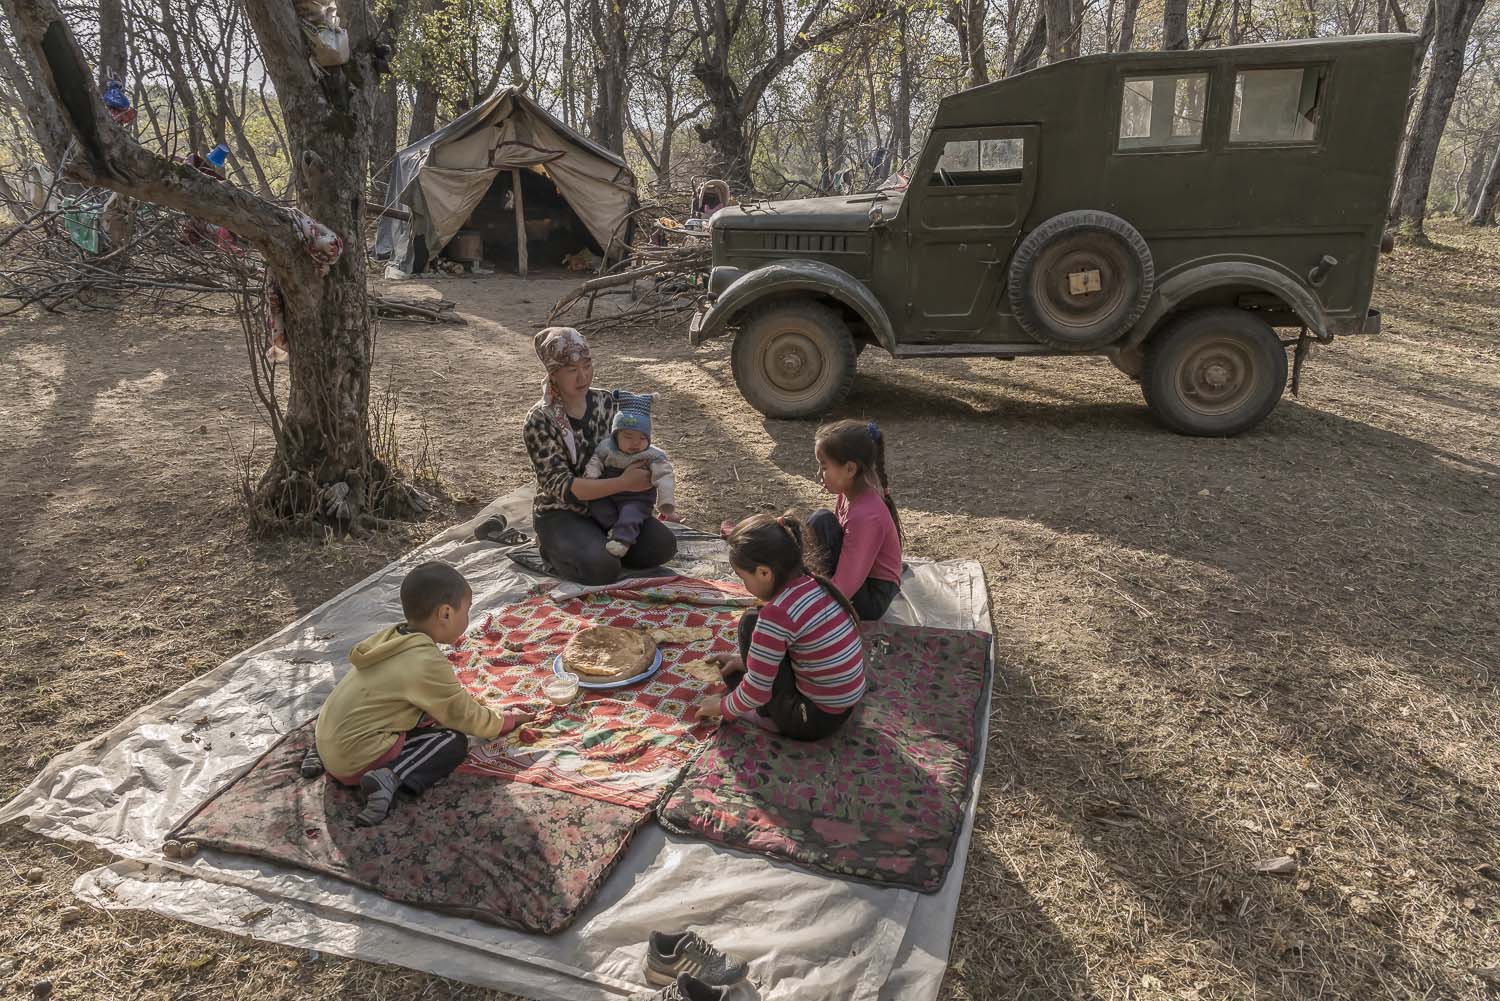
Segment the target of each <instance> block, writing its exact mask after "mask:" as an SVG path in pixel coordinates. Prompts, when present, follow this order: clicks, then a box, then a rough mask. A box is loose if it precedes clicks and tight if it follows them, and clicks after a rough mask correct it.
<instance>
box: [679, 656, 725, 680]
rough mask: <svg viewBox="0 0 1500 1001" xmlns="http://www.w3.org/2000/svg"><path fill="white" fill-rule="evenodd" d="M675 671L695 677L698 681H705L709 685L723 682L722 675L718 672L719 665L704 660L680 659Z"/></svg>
mask: <svg viewBox="0 0 1500 1001" xmlns="http://www.w3.org/2000/svg"><path fill="white" fill-rule="evenodd" d="M677 672H678V673H679V674H686V675H689V676H691V677H694V678H697V679H698V680H699V681H706V682H708V683H709V684H710V685H718V684H723V682H724V676H723V675H722V674H721V673H720V672H719V665H717V664H712V663H709V662H708V661H706V660H687V661H682V662H681V663H679V664H678V665H677Z"/></svg>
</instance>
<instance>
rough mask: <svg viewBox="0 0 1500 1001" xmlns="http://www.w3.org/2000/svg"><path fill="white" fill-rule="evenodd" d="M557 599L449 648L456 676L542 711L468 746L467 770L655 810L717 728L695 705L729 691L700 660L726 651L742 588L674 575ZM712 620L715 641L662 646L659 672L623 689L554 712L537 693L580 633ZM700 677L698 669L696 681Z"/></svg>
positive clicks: (502, 700) (500, 704) (499, 620)
mask: <svg viewBox="0 0 1500 1001" xmlns="http://www.w3.org/2000/svg"><path fill="white" fill-rule="evenodd" d="M643 583H644V584H645V585H646V586H641V587H634V586H627V587H624V588H617V589H615V590H612V591H608V592H597V593H591V594H585V595H581V596H579V597H576V598H569V599H566V600H563V601H555V600H553V599H551V598H548V597H545V596H543V597H536V598H531V599H528V600H526V601H522V602H520V603H519V604H515V605H509V606H506V607H505V608H503V609H501V610H499V611H496V612H493V613H491V614H489V615H487V616H485V617H484V619H483V620H482V621H481V622H480V624H479V625H478V626H476V627H475V628H474V629H472V630H470V632H469V635H468V636H466V637H464V639H463V640H462V641H461V642H460V643H459V644H458V646H457V647H456V648H455V649H454V652H453V653H452V654H450V655H449V656H450V659H451V660H452V662H453V667H454V671H455V673H456V674H457V675H458V680H459V682H460V683H462V684H463V685H464V687H466V688H468V689H469V691H471V692H473V693H474V695H475V696H476V697H477V698H479V699H480V700H481V701H483V702H485V703H486V704H488V705H491V706H494V707H496V708H501V709H504V708H512V707H514V708H521V709H525V710H526V711H531V712H537V713H540V714H541V715H540V717H539V718H538V719H537V720H536V721H535V722H533V723H530V724H528V725H526V726H524V727H522V728H520V729H518V730H516V731H514V732H512V733H509V734H506V735H505V736H504V737H501V738H499V739H498V740H494V741H491V742H490V743H487V744H484V745H482V746H479V747H476V748H475V749H474V750H473V751H471V752H470V755H469V759H468V760H467V761H466V762H465V763H464V765H463V766H462V767H463V770H464V771H467V772H471V773H475V774H481V775H490V776H494V777H496V778H500V779H505V780H509V781H514V782H524V783H530V784H532V785H539V786H545V787H546V788H549V789H556V790H560V791H562V792H570V793H576V794H578V795H580V796H588V797H591V798H593V799H598V800H603V801H604V802H607V803H615V804H618V805H620V806H629V807H639V808H645V809H649V808H650V807H652V806H654V805H655V804H656V802H657V801H658V800H659V799H660V798H661V796H662V794H663V793H664V792H666V790H667V789H668V788H669V787H670V786H671V784H672V783H673V782H674V781H676V779H677V777H678V776H679V775H680V774H681V772H682V769H683V767H684V766H685V765H686V764H687V763H688V762H689V761H691V760H692V758H693V756H694V755H696V754H697V753H698V751H699V750H701V748H702V746H703V742H704V741H706V740H707V739H708V738H709V737H710V736H712V734H713V732H714V731H715V729H717V727H718V722H717V721H716V720H700V719H698V717H697V714H696V709H695V707H696V703H697V702H698V701H699V700H700V699H702V698H703V697H704V695H705V693H708V692H710V691H715V690H722V686H721V684H720V682H719V681H718V680H717V678H716V676H715V675H714V673H713V672H712V671H707V670H705V668H706V665H704V664H703V663H702V661H703V658H705V657H707V656H708V655H709V654H710V653H731V652H733V651H734V650H735V647H736V633H735V630H736V626H737V625H738V623H739V616H740V612H741V611H742V607H741V606H742V605H743V603H744V602H745V601H746V600H748V599H747V596H746V595H745V592H744V591H743V590H741V589H737V588H735V587H733V586H731V585H727V584H716V583H712V582H708V581H697V580H689V579H686V578H672V579H667V580H661V579H657V580H652V581H649V582H643ZM590 625H605V626H622V627H625V628H658V627H668V626H689V627H707V629H708V630H709V631H710V633H711V636H712V638H711V639H706V640H701V641H698V642H694V643H689V644H681V643H673V644H664V645H662V646H661V647H660V650H661V653H662V667H661V669H660V670H659V671H658V672H657V673H656V674H655V675H654V676H652V677H651V678H649V679H648V680H646V681H644V682H641V683H638V684H635V685H631V686H630V687H628V688H616V689H608V690H597V691H595V690H589V689H585V690H584V691H583V693H582V695H581V696H580V698H579V699H578V700H577V701H575V702H574V703H573V704H572V705H570V706H566V707H563V708H558V707H556V706H554V705H552V704H551V703H550V702H548V701H547V700H546V699H545V698H544V697H543V696H542V694H541V686H542V684H543V683H544V682H545V681H546V680H547V679H548V678H550V677H552V661H553V659H554V658H555V657H556V656H557V654H558V653H559V652H561V650H562V648H563V646H564V645H565V644H566V643H567V641H568V639H569V637H571V636H572V635H573V634H574V633H575V632H577V631H578V630H579V629H581V628H583V627H585V626H590ZM695 672H702V673H703V677H699V676H698V675H697V674H696V673H695Z"/></svg>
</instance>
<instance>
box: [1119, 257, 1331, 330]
mask: <svg viewBox="0 0 1500 1001" xmlns="http://www.w3.org/2000/svg"><path fill="white" fill-rule="evenodd" d="M1224 285H1248V286H1250V287H1252V288H1257V289H1261V290H1262V291H1265V292H1270V293H1271V294H1272V295H1274V296H1276V297H1278V298H1280V299H1282V300H1284V301H1285V302H1286V303H1287V304H1288V305H1289V306H1291V308H1292V310H1293V312H1295V313H1296V314H1297V318H1298V319H1300V320H1301V321H1302V322H1303V323H1305V324H1307V329H1309V330H1311V331H1312V332H1313V333H1314V334H1315V335H1317V336H1318V338H1320V339H1322V338H1325V337H1327V333H1328V319H1327V317H1325V316H1324V315H1323V307H1321V306H1320V305H1318V301H1317V300H1316V299H1314V298H1313V297H1312V296H1311V295H1310V294H1308V292H1307V290H1306V289H1304V288H1303V287H1302V286H1301V285H1300V284H1298V282H1297V280H1296V279H1295V278H1292V277H1291V276H1290V275H1288V274H1286V272H1284V271H1278V270H1276V269H1275V268H1271V267H1267V266H1266V265H1264V264H1255V263H1252V262H1250V261H1216V262H1214V263H1212V264H1200V265H1198V266H1196V267H1191V268H1188V269H1187V270H1185V271H1180V272H1178V273H1177V274H1175V275H1172V276H1171V277H1170V278H1165V279H1163V280H1162V281H1161V282H1160V283H1159V284H1158V285H1157V286H1156V294H1155V295H1153V296H1152V297H1151V302H1150V303H1149V304H1148V305H1147V306H1146V311H1145V312H1144V313H1142V314H1141V318H1140V319H1139V320H1137V321H1136V324H1135V326H1134V327H1132V328H1131V330H1130V333H1129V334H1128V335H1126V337H1125V339H1124V340H1122V341H1121V342H1120V343H1119V345H1118V347H1119V348H1123V349H1126V350H1128V349H1130V348H1134V347H1139V346H1140V344H1141V342H1142V341H1144V340H1145V339H1146V338H1147V337H1148V336H1149V335H1150V334H1151V331H1152V330H1153V329H1155V327H1156V325H1157V324H1158V323H1160V322H1161V320H1162V318H1163V317H1165V316H1166V315H1167V314H1168V313H1170V312H1171V311H1172V310H1174V309H1176V308H1177V307H1178V306H1180V305H1181V304H1182V303H1184V302H1187V301H1188V300H1189V299H1191V298H1192V297H1193V296H1195V295H1197V294H1198V293H1200V292H1207V291H1210V290H1211V289H1215V288H1218V287H1221V286H1224Z"/></svg>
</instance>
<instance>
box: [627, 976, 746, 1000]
mask: <svg viewBox="0 0 1500 1001" xmlns="http://www.w3.org/2000/svg"><path fill="white" fill-rule="evenodd" d="M728 997H729V991H728V990H726V989H725V988H723V987H711V986H709V985H708V984H705V983H704V982H703V981H701V980H699V979H698V978H696V977H690V976H688V975H687V974H686V973H684V974H681V975H680V976H678V978H677V979H676V980H674V981H672V982H671V983H669V984H668V985H667V986H665V987H663V988H662V989H661V990H659V991H657V992H656V993H655V994H652V995H651V996H649V997H646V998H644V999H643V1001H726V999H727V998H728Z"/></svg>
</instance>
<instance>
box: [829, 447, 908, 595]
mask: <svg viewBox="0 0 1500 1001" xmlns="http://www.w3.org/2000/svg"><path fill="white" fill-rule="evenodd" d="M813 450H814V453H815V454H816V455H817V458H818V474H819V477H820V478H821V479H822V481H823V489H824V490H827V491H828V492H829V493H832V494H837V495H838V500H837V501H836V502H835V503H834V508H833V510H832V511H826V510H825V511H818V512H816V513H815V514H813V516H812V517H811V518H809V519H808V521H807V527H808V529H809V530H810V531H811V532H812V534H813V535H814V536H816V538H817V540H818V546H819V548H820V549H821V550H822V553H821V555H822V556H823V558H824V562H825V563H826V569H827V570H828V571H829V576H831V577H832V578H833V583H834V586H836V587H837V588H838V589H839V591H840V592H841V593H842V594H843V595H844V597H846V598H848V599H849V602H850V604H852V605H853V606H854V610H855V611H856V612H858V613H859V617H860V618H861V619H863V620H864V621H866V622H873V621H874V620H876V619H878V618H880V617H881V616H883V615H885V613H886V610H887V609H888V608H890V607H891V602H892V601H894V600H895V599H896V595H897V594H899V593H900V591H901V541H902V538H901V516H900V514H898V513H897V511H896V503H895V501H893V500H891V483H890V478H889V477H888V476H887V475H886V471H885V436H884V434H882V433H881V430H880V426H879V425H878V424H876V423H875V422H874V421H870V422H869V423H868V424H862V423H860V422H859V421H839V422H838V423H837V424H825V425H824V426H823V427H820V428H819V429H818V434H817V437H816V438H815V439H814V442H813Z"/></svg>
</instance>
